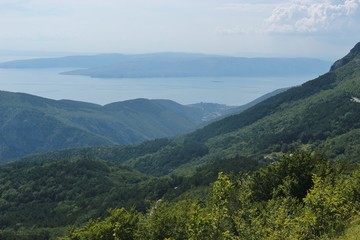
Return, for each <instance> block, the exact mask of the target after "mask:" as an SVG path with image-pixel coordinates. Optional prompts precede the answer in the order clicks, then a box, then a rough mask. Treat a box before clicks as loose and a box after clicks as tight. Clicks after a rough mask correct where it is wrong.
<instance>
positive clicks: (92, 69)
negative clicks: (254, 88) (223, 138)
mask: <svg viewBox="0 0 360 240" xmlns="http://www.w3.org/2000/svg"><path fill="white" fill-rule="evenodd" d="M329 67H330V63H329V62H327V61H323V60H319V59H314V58H244V57H230V56H218V55H205V54H190V53H188V54H187V53H154V54H134V55H124V54H100V55H89V56H68V57H60V58H41V59H28V60H16V61H10V62H4V63H0V68H75V69H77V70H73V71H68V72H64V73H63V74H72V75H85V76H90V77H98V78H152V77H284V76H297V75H310V74H321V73H323V72H325V71H327V70H328V69H329Z"/></svg>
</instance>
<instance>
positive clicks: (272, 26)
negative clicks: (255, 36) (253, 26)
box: [262, 0, 360, 33]
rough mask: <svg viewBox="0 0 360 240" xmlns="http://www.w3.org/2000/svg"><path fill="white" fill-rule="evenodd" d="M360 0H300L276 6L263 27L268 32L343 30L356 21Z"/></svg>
mask: <svg viewBox="0 0 360 240" xmlns="http://www.w3.org/2000/svg"><path fill="white" fill-rule="evenodd" d="M359 6H360V0H345V1H342V3H334V1H329V0H323V1H314V0H305V1H304V0H302V1H301V0H297V1H292V2H291V3H286V4H281V5H279V6H278V7H276V8H275V9H274V10H273V12H272V14H271V16H270V17H268V18H267V19H266V20H265V21H264V25H263V27H262V29H263V31H264V32H268V33H322V32H329V31H337V30H343V29H344V28H347V26H348V25H349V23H351V22H353V21H354V16H356V13H357V12H358V11H359Z"/></svg>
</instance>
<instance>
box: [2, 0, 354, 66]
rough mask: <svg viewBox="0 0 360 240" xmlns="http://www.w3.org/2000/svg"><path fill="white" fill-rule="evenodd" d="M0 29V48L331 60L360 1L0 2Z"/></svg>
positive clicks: (348, 43)
mask: <svg viewBox="0 0 360 240" xmlns="http://www.w3.org/2000/svg"><path fill="white" fill-rule="evenodd" d="M0 31H1V32H0V49H3V50H4V49H8V50H27V51H29V50H35V51H56V52H78V53H81V52H85V53H92V52H94V53H98V52H120V53H145V52H159V51H161V52H163V51H181V52H183V51H184V52H201V53H217V54H228V55H241V56H291V57H294V56H312V57H318V58H323V59H329V60H334V59H337V58H339V57H342V56H343V55H344V54H346V53H347V52H348V51H349V50H350V48H351V47H353V46H354V44H355V43H357V42H359V41H360V0H317V1H315V0H293V1H281V0H253V1H249V0H247V1H245V0H0Z"/></svg>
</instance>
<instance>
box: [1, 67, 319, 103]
mask: <svg viewBox="0 0 360 240" xmlns="http://www.w3.org/2000/svg"><path fill="white" fill-rule="evenodd" d="M67 70H69V69H0V90H3V91H10V92H24V93H29V94H34V95H37V96H42V97H46V98H51V99H57V100H58V99H71V100H79V101H86V102H92V103H98V104H107V103H111V102H116V101H123V100H128V99H134V98H149V99H171V100H174V101H176V102H178V103H181V104H191V103H198V102H212V103H222V104H227V105H242V104H245V103H247V102H250V101H252V100H254V99H256V98H257V97H260V96H261V95H264V94H266V93H268V92H271V91H273V90H276V89H279V88H284V87H291V86H296V85H299V84H302V83H303V82H305V81H307V80H310V79H313V78H315V77H316V76H306V77H305V76H301V77H290V78H238V77H225V78H224V77H223V78H208V77H205V78H203V77H202V78H135V79H134V78H123V79H101V78H90V77H86V76H70V75H60V74H59V73H60V72H64V71H67Z"/></svg>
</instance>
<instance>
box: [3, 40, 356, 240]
mask: <svg viewBox="0 0 360 240" xmlns="http://www.w3.org/2000/svg"><path fill="white" fill-rule="evenodd" d="M359 63H360V43H359V44H357V45H356V46H355V47H354V48H353V49H352V50H351V51H350V53H349V54H348V55H347V56H345V58H343V59H341V60H339V61H337V62H336V63H335V64H334V65H333V66H332V68H331V71H329V72H328V73H326V74H324V75H322V76H320V77H318V78H316V79H314V80H311V81H309V82H306V83H304V84H303V85H301V86H297V87H294V88H291V89H289V90H287V91H284V92H282V93H279V94H277V95H275V96H273V97H270V98H268V99H266V100H264V101H261V102H260V103H258V104H256V105H255V106H252V107H251V108H249V109H247V110H245V111H243V112H242V113H240V114H235V115H232V116H229V117H227V118H224V119H222V120H219V121H216V122H213V123H211V124H209V125H206V126H205V127H203V128H201V129H198V130H196V131H194V132H192V133H189V134H187V135H184V136H181V137H178V138H175V139H157V140H152V141H147V142H143V143H139V144H136V145H128V146H126V145H109V146H96V147H86V148H72V149H63V150H59V151H56V152H50V153H46V154H34V155H31V156H27V157H25V158H23V159H19V160H18V161H14V162H12V163H9V164H6V165H3V166H1V167H0V183H1V184H0V209H1V211H0V226H1V228H0V239H56V238H59V239H63V240H64V239H67V240H68V239H194V240H195V239H204V240H205V239H341V238H344V237H347V236H349V237H348V238H349V239H351V237H350V236H355V235H356V232H359V221H360V216H359V210H360V205H359V201H360V190H359V189H360V166H359V162H360V158H359V156H360V155H359V154H360V152H359V151H360V150H359V149H360V141H359V139H360V125H359V124H360V122H359V119H360V104H359V100H358V99H359V98H360V65H359ZM354 239H356V238H354Z"/></svg>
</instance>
